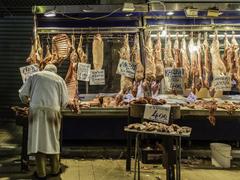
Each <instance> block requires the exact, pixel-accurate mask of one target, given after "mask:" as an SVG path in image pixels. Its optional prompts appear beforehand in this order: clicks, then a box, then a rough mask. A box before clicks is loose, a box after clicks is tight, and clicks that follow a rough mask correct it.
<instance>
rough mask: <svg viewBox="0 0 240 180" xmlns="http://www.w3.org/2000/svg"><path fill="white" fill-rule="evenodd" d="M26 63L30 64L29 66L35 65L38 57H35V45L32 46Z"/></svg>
mask: <svg viewBox="0 0 240 180" xmlns="http://www.w3.org/2000/svg"><path fill="white" fill-rule="evenodd" d="M26 62H27V63H29V64H35V63H36V55H35V48H34V44H32V47H31V52H30V54H29V56H28V58H27V60H26Z"/></svg>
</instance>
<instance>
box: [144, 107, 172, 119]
mask: <svg viewBox="0 0 240 180" xmlns="http://www.w3.org/2000/svg"><path fill="white" fill-rule="evenodd" d="M170 111H171V106H170V105H151V104H146V105H145V111H144V115H143V118H144V119H148V120H152V121H156V122H161V123H165V124H168V123H169V117H170Z"/></svg>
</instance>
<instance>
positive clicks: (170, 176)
mask: <svg viewBox="0 0 240 180" xmlns="http://www.w3.org/2000/svg"><path fill="white" fill-rule="evenodd" d="M124 131H126V132H128V133H134V134H136V136H135V165H134V180H135V179H136V178H137V177H138V180H140V159H141V158H140V154H141V151H140V146H139V142H140V141H139V136H140V135H141V134H152V135H155V136H160V137H163V136H164V137H168V139H169V138H170V139H172V138H174V139H175V140H176V180H180V179H181V137H189V136H190V135H183V134H173V133H165V132H157V131H138V130H134V129H128V128H127V127H125V128H124ZM167 142H169V141H167ZM169 145H170V146H168V147H165V148H166V150H167V156H168V157H167V159H168V162H167V168H166V179H167V180H174V179H175V172H174V166H173V162H172V161H171V158H172V156H173V146H172V144H171V143H170V144H169ZM137 166H138V168H137Z"/></svg>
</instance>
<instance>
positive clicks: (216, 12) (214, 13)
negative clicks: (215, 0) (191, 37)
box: [207, 7, 220, 17]
mask: <svg viewBox="0 0 240 180" xmlns="http://www.w3.org/2000/svg"><path fill="white" fill-rule="evenodd" d="M219 15H220V12H219V9H218V8H217V7H212V8H209V9H208V11H207V16H208V17H218V16H219Z"/></svg>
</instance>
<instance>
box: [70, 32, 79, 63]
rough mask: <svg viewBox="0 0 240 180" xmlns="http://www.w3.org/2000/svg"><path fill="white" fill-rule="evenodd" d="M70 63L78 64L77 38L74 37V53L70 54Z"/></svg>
mask: <svg viewBox="0 0 240 180" xmlns="http://www.w3.org/2000/svg"><path fill="white" fill-rule="evenodd" d="M70 61H71V62H72V63H77V62H78V54H77V51H76V48H75V36H74V35H72V52H71V54H70Z"/></svg>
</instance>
